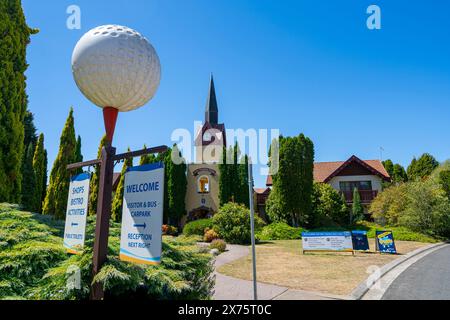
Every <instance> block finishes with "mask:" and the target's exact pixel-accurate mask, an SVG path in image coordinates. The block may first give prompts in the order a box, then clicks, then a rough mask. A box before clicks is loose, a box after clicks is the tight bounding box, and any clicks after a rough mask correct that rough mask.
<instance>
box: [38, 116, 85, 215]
mask: <svg viewBox="0 0 450 320" xmlns="http://www.w3.org/2000/svg"><path fill="white" fill-rule="evenodd" d="M76 147H77V141H76V138H75V128H74V119H73V108H70V112H69V116H68V118H67V120H66V124H65V126H64V129H63V131H62V134H61V140H60V143H59V151H58V155H57V157H56V160H55V162H54V163H53V168H52V170H51V172H50V183H49V186H48V189H47V196H46V197H45V201H44V207H43V213H44V214H51V215H54V217H55V218H56V219H63V218H64V217H65V213H66V209H67V195H68V192H69V183H70V176H71V173H70V171H69V170H67V165H69V164H71V163H73V162H75V159H76V158H75V152H76Z"/></svg>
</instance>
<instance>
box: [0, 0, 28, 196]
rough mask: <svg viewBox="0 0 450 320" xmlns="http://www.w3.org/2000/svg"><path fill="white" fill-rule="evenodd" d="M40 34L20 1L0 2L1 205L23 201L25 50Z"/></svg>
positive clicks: (1, 0)
mask: <svg viewBox="0 0 450 320" xmlns="http://www.w3.org/2000/svg"><path fill="white" fill-rule="evenodd" d="M34 33H37V31H36V30H33V29H30V28H29V27H28V26H27V24H26V21H25V16H24V13H23V10H22V5H21V1H20V0H0V202H3V201H8V202H16V203H18V202H19V201H20V196H21V190H20V189H21V187H22V172H21V169H22V163H23V161H22V159H23V157H24V156H25V152H26V150H25V149H26V148H27V147H28V146H25V145H24V135H25V134H24V117H25V112H26V107H27V95H26V92H25V88H26V83H25V80H26V77H25V71H26V70H27V67H28V65H27V62H26V48H27V45H28V44H29V42H30V35H31V34H34Z"/></svg>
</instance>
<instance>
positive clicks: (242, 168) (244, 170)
mask: <svg viewBox="0 0 450 320" xmlns="http://www.w3.org/2000/svg"><path fill="white" fill-rule="evenodd" d="M238 171H239V185H238V190H237V192H236V202H237V203H239V204H243V205H245V206H246V207H247V208H248V207H249V200H250V199H249V197H250V196H249V193H248V156H247V155H245V156H244V157H242V158H241V161H240V164H239V167H238Z"/></svg>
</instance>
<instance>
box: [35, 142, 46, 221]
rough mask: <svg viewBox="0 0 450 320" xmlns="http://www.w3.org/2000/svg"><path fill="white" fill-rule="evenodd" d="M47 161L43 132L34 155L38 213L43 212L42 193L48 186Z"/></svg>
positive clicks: (36, 207)
mask: <svg viewBox="0 0 450 320" xmlns="http://www.w3.org/2000/svg"><path fill="white" fill-rule="evenodd" d="M45 161H46V160H45V149H44V134H43V133H41V134H40V135H39V139H38V141H37V144H36V148H35V150H34V155H33V171H34V175H35V177H36V188H35V191H34V195H33V198H34V203H33V210H34V211H35V212H38V213H41V212H42V194H43V192H44V189H45V187H46V185H45V181H44V179H45V177H46V175H47V174H46V172H47V166H46V163H45Z"/></svg>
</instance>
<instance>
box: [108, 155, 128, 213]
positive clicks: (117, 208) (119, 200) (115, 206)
mask: <svg viewBox="0 0 450 320" xmlns="http://www.w3.org/2000/svg"><path fill="white" fill-rule="evenodd" d="M128 151H130V148H128ZM132 166H133V158H127V159H125V162H124V164H123V166H122V172H121V174H120V181H119V185H118V186H117V190H116V193H115V194H114V199H113V203H112V209H111V218H112V219H113V220H114V221H115V222H120V221H121V220H122V205H123V193H124V188H125V173H126V172H127V169H128V168H131V167H132Z"/></svg>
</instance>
